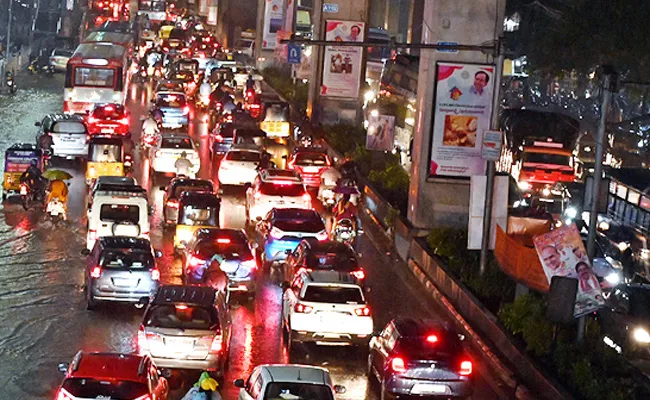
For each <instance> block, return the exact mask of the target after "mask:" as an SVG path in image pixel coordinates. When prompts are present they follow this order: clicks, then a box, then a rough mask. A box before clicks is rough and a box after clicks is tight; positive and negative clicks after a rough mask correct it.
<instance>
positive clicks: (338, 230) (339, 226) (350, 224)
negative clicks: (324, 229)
mask: <svg viewBox="0 0 650 400" xmlns="http://www.w3.org/2000/svg"><path fill="white" fill-rule="evenodd" d="M354 225H355V224H354V221H352V220H351V219H350V218H341V219H340V220H338V221H337V222H336V224H335V226H334V229H333V231H332V239H333V240H336V241H337V242H341V243H345V244H347V245H348V246H352V247H354V245H355V244H356V241H357V234H358V233H360V232H357V230H356V229H355V228H354Z"/></svg>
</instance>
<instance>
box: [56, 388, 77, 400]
mask: <svg viewBox="0 0 650 400" xmlns="http://www.w3.org/2000/svg"><path fill="white" fill-rule="evenodd" d="M56 400H74V397H72V395H71V394H70V393H68V391H67V390H65V389H59V392H58V393H57V395H56Z"/></svg>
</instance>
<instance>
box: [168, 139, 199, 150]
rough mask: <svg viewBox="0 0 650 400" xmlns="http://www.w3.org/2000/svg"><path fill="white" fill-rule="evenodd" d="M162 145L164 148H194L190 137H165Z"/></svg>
mask: <svg viewBox="0 0 650 400" xmlns="http://www.w3.org/2000/svg"><path fill="white" fill-rule="evenodd" d="M160 147H162V148H164V149H192V148H193V147H192V141H191V140H190V139H189V138H163V140H162V143H161V144H160Z"/></svg>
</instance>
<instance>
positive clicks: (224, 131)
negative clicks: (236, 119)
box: [219, 124, 235, 138]
mask: <svg viewBox="0 0 650 400" xmlns="http://www.w3.org/2000/svg"><path fill="white" fill-rule="evenodd" d="M234 134H235V127H234V126H233V125H232V124H224V125H221V129H219V135H221V136H222V137H229V138H231V137H233V136H234Z"/></svg>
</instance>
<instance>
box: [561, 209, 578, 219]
mask: <svg viewBox="0 0 650 400" xmlns="http://www.w3.org/2000/svg"><path fill="white" fill-rule="evenodd" d="M564 214H565V215H566V216H567V217H568V218H571V219H574V218H575V217H577V216H578V210H576V208H575V207H568V208H567V209H566V210H564Z"/></svg>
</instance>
